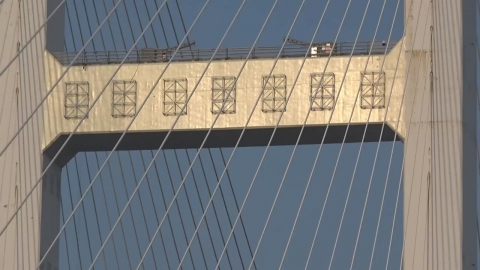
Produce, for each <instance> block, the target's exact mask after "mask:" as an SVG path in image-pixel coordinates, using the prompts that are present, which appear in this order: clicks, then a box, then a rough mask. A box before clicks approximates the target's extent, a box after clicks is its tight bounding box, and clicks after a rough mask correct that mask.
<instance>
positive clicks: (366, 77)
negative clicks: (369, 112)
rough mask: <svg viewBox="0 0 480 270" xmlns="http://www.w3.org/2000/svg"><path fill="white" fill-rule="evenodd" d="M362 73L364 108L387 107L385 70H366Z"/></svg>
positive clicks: (362, 105) (361, 105)
mask: <svg viewBox="0 0 480 270" xmlns="http://www.w3.org/2000/svg"><path fill="white" fill-rule="evenodd" d="M361 74H362V85H361V88H362V89H361V91H362V93H361V100H360V107H361V108H362V109H382V108H385V72H377V71H371V72H365V73H363V72H362V73H361Z"/></svg>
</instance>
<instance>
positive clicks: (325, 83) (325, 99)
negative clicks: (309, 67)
mask: <svg viewBox="0 0 480 270" xmlns="http://www.w3.org/2000/svg"><path fill="white" fill-rule="evenodd" d="M310 98H311V102H312V103H311V108H310V109H311V110H312V111H323V110H332V109H333V106H334V104H335V74H334V73H312V74H311V76H310Z"/></svg>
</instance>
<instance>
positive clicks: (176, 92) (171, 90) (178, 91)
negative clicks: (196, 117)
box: [163, 78, 188, 116]
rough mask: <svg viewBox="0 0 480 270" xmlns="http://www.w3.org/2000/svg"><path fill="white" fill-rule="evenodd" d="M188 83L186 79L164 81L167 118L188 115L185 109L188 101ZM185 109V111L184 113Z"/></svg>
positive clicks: (164, 101) (164, 112) (164, 104)
mask: <svg viewBox="0 0 480 270" xmlns="http://www.w3.org/2000/svg"><path fill="white" fill-rule="evenodd" d="M187 88H188V81H187V79H186V78H180V79H164V80H163V114H164V115H166V116H172V115H179V114H181V115H186V114H187V108H186V107H185V108H183V107H184V106H185V103H186V101H187V98H188V96H187V94H188V92H187ZM182 109H183V111H182Z"/></svg>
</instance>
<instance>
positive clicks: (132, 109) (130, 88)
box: [112, 80, 137, 117]
mask: <svg viewBox="0 0 480 270" xmlns="http://www.w3.org/2000/svg"><path fill="white" fill-rule="evenodd" d="M136 112H137V82H136V81H134V80H132V81H113V84H112V116H113V117H133V116H135V114H136Z"/></svg>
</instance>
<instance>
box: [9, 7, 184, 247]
mask: <svg viewBox="0 0 480 270" xmlns="http://www.w3.org/2000/svg"><path fill="white" fill-rule="evenodd" d="M121 1H123V0H120V1H119V2H118V3H117V4H116V6H115V7H114V9H113V10H115V8H116V7H118V5H119V3H120V2H121ZM165 1H167V0H165ZM164 3H165V2H164ZM162 7H163V5H162ZM113 10H112V11H110V13H109V16H110V15H111V14H112V13H113ZM159 12H160V10H157V13H156V15H158V13H159ZM109 16H107V18H106V19H105V20H104V21H103V22H102V24H101V25H100V26H99V27H101V26H102V25H103V24H104V23H105V21H106V20H107V19H108V17H109ZM152 21H153V19H152V20H151V21H150V22H149V24H148V25H147V27H149V26H150V24H151V23H152ZM146 30H147V29H144V31H143V32H142V33H141V35H140V37H139V38H138V39H137V41H136V42H135V43H138V41H139V40H140V38H141V36H142V35H143V34H145V32H146ZM98 31H99V28H98V29H97V30H96V31H95V33H94V35H95V34H96V33H97V32H98ZM92 39H93V36H92V37H91V38H90V39H89V41H91V40H92ZM87 43H88V42H87ZM84 49H85V45H84V46H83V48H82V50H81V51H83V50H84ZM133 49H134V47H132V48H131V49H130V51H129V52H128V53H127V54H126V56H125V57H124V59H123V60H122V62H121V63H120V65H119V66H118V68H117V69H116V71H115V72H114V74H113V76H112V77H111V78H110V79H109V80H108V82H107V83H106V84H105V87H104V88H103V90H102V91H101V92H100V93H99V95H98V97H97V98H96V99H95V100H94V101H93V103H92V106H91V107H89V109H88V110H87V112H86V113H85V116H84V117H83V118H82V119H80V121H79V123H78V124H77V126H76V127H75V128H74V130H73V131H72V132H71V133H70V135H69V136H68V138H67V139H66V141H65V142H64V143H63V145H62V146H61V147H60V149H59V150H58V152H57V154H56V155H55V156H54V157H53V158H52V160H51V161H50V163H49V164H48V165H47V166H46V168H45V169H44V171H43V172H42V174H41V175H40V177H39V178H38V179H37V181H36V182H35V184H34V186H33V188H32V189H31V190H30V192H28V194H27V196H26V198H25V199H23V200H22V201H21V203H20V204H19V206H18V208H17V210H16V211H15V214H14V215H13V216H12V217H11V218H9V219H8V221H7V223H6V225H5V226H4V227H3V228H2V230H1V231H0V235H2V234H3V233H4V231H5V230H6V228H7V227H8V225H9V224H10V223H11V222H12V220H13V219H14V217H15V215H16V214H17V212H18V211H19V209H20V208H21V207H22V206H23V205H24V204H25V202H26V200H27V199H28V197H30V195H31V194H32V193H33V191H34V189H35V188H36V187H37V186H38V184H39V183H40V181H41V179H42V177H44V176H45V173H46V172H47V171H48V169H49V168H50V167H51V166H52V164H53V163H54V162H55V160H56V159H57V157H58V156H59V155H60V153H61V151H62V150H63V149H64V148H65V146H66V145H67V143H68V142H69V140H70V139H71V137H72V136H73V135H74V134H75V132H76V131H77V130H78V128H79V127H80V125H81V124H82V123H83V121H84V120H85V118H86V117H87V115H88V113H89V112H90V111H91V110H92V108H93V107H94V105H95V104H96V102H97V101H98V100H99V98H100V97H101V96H102V94H103V93H104V92H105V90H106V89H107V87H108V85H109V83H110V82H111V81H112V79H113V78H114V77H115V75H116V74H117V73H118V71H119V70H120V68H121V67H122V65H123V63H124V62H125V61H126V59H127V58H128V56H129V55H130V53H131V52H132V51H133ZM177 51H178V49H177ZM79 54H80V53H79ZM79 54H77V56H76V57H75V58H77V57H78V56H79ZM172 59H173V57H172ZM172 59H170V61H169V62H168V63H167V66H166V68H165V69H164V71H163V73H165V71H166V69H167V68H168V66H169V64H170V63H171V61H172ZM74 61H75V59H74V60H73V61H72V63H71V64H70V65H69V67H68V68H67V69H66V70H65V72H64V73H63V74H62V76H61V77H60V78H59V79H58V80H57V82H56V83H55V84H54V86H53V87H52V89H51V90H50V91H49V92H48V94H47V95H46V96H45V97H44V98H43V100H42V102H41V103H40V104H39V106H38V107H37V108H36V109H35V110H34V112H33V113H32V114H31V115H30V116H29V117H28V119H27V120H26V122H24V123H23V124H22V127H21V128H20V129H19V130H18V131H17V133H16V135H15V136H14V138H13V139H12V140H11V141H10V143H11V142H13V140H14V139H15V137H16V136H17V135H18V134H19V132H20V131H21V130H22V129H23V127H25V126H26V124H27V123H28V121H29V119H30V118H31V117H32V116H33V115H34V114H35V112H36V111H37V110H38V109H39V108H40V106H41V105H42V103H43V102H44V101H45V99H46V98H47V97H48V95H49V94H50V93H51V92H52V91H53V90H54V88H55V87H56V85H57V84H58V83H59V82H60V80H61V79H62V78H63V76H64V75H65V74H66V72H67V71H68V70H69V68H70V67H71V66H72V64H73V62H74ZM163 73H162V75H163ZM157 84H158V81H157ZM155 86H156V85H155ZM155 86H154V87H155ZM154 87H153V88H152V91H153V89H154ZM152 91H150V93H149V95H148V96H147V97H146V99H145V101H144V102H143V103H142V105H141V106H140V108H139V112H140V110H141V109H142V108H143V106H144V105H145V103H146V101H147V100H148V97H149V96H150V95H151V93H152ZM137 115H138V114H137ZM137 115H136V116H137ZM136 116H135V117H134V118H133V119H132V121H131V122H130V124H129V126H128V127H127V129H126V130H125V132H124V133H123V135H122V137H121V138H120V139H119V141H118V143H117V145H116V147H117V146H118V144H119V143H120V141H121V140H122V139H123V137H124V136H125V133H126V132H127V130H128V128H129V127H130V126H131V125H132V123H133V121H134V120H135V119H136ZM10 143H8V144H7V146H6V147H5V149H4V150H2V151H0V156H1V155H2V154H3V152H4V151H5V150H6V149H7V147H8V146H9V145H10ZM116 147H115V149H116ZM112 152H113V151H112ZM109 156H111V154H110V155H109ZM108 159H109V157H108V158H107V161H108ZM104 165H105V163H104ZM103 167H104V166H102V169H103ZM99 173H100V172H99ZM99 173H97V175H96V176H95V178H94V180H95V179H96V178H97V177H98V174H99ZM93 183H94V181H92V185H93ZM90 187H91V185H90V186H89V188H88V189H87V190H86V192H88V190H89V189H90ZM82 199H83V198H82ZM67 222H68V219H67ZM55 241H56V240H55Z"/></svg>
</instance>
